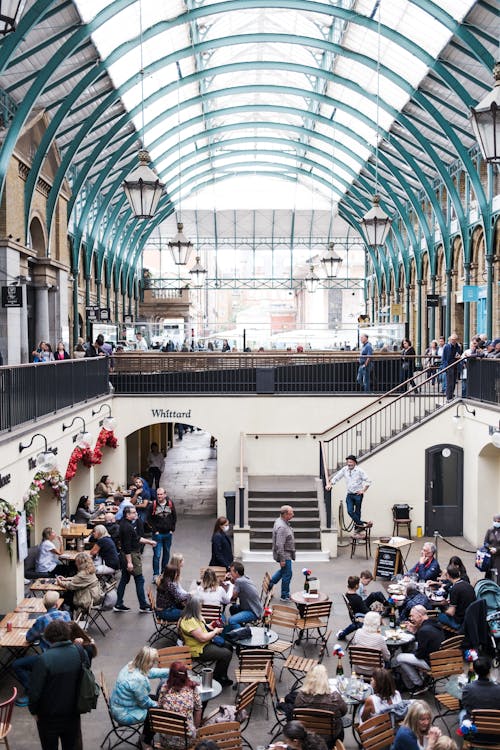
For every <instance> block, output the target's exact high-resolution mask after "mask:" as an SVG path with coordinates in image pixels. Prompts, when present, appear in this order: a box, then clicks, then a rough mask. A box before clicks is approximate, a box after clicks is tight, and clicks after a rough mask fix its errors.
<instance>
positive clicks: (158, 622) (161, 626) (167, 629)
mask: <svg viewBox="0 0 500 750" xmlns="http://www.w3.org/2000/svg"><path fill="white" fill-rule="evenodd" d="M148 602H149V606H150V607H151V609H152V611H153V624H154V626H155V629H154V631H153V633H152V634H151V635H150V636H149V638H148V643H149V645H150V646H152V645H153V643H156V641H160V640H162V638H165V639H168V640H172V638H173V639H174V640H177V622H173V621H172V620H162V619H161V618H160V617H158V615H157V613H156V596H155V594H154V591H153V589H152V588H149V589H148Z"/></svg>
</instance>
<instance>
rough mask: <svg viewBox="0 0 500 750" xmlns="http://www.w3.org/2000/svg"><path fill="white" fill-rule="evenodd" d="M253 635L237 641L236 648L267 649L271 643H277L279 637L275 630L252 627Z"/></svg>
mask: <svg viewBox="0 0 500 750" xmlns="http://www.w3.org/2000/svg"><path fill="white" fill-rule="evenodd" d="M250 630H251V631H252V635H251V636H250V637H249V638H242V639H241V641H236V642H235V644H234V645H235V646H236V648H237V649H238V648H267V646H269V645H270V644H271V643H275V642H276V641H277V640H278V638H279V636H278V633H276V631H274V630H269V629H266V628H257V627H251V628H250Z"/></svg>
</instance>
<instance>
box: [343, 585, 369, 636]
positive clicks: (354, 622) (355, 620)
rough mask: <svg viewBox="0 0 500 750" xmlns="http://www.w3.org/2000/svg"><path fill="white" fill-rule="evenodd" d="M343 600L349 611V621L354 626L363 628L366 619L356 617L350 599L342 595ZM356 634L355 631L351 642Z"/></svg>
mask: <svg viewBox="0 0 500 750" xmlns="http://www.w3.org/2000/svg"><path fill="white" fill-rule="evenodd" d="M342 599H343V600H344V604H345V606H346V609H347V614H348V615H349V619H350V621H351V623H352V625H359V626H361V625H362V624H363V620H364V617H356V613H355V611H354V610H353V608H352V605H351V602H350V601H349V599H348V598H347V596H346V595H345V594H342ZM355 632H356V631H355V630H354V631H353V632H352V634H351V637H350V638H349V642H350V641H351V639H352V638H353V636H354V633H355Z"/></svg>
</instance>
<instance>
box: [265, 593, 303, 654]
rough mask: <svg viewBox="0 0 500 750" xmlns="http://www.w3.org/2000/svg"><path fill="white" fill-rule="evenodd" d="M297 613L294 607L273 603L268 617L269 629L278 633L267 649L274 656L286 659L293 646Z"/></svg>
mask: <svg viewBox="0 0 500 750" xmlns="http://www.w3.org/2000/svg"><path fill="white" fill-rule="evenodd" d="M298 617H299V615H298V612H297V610H296V609H292V608H291V607H287V606H285V605H283V604H275V605H274V607H273V613H272V615H271V618H270V626H271V629H272V630H274V631H275V632H277V633H278V635H279V638H278V640H277V641H275V642H274V643H270V644H269V646H268V649H269V650H270V651H272V652H273V653H274V654H275V655H276V656H279V657H281V658H282V659H286V656H287V655H288V654H289V653H290V651H291V650H292V648H293V646H294V640H293V636H294V633H295V628H296V625H297V619H298Z"/></svg>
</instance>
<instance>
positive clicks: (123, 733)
mask: <svg viewBox="0 0 500 750" xmlns="http://www.w3.org/2000/svg"><path fill="white" fill-rule="evenodd" d="M101 691H102V696H103V698H104V702H105V704H106V708H107V709H108V715H109V720H110V722H111V729H110V730H109V732H108V733H107V735H106V736H105V738H104V739H103V741H102V742H101V747H104V745H107V749H106V750H113V748H115V747H118V746H119V745H122V744H125V745H130V746H131V747H135V748H136V747H137V746H138V744H139V743H140V740H141V735H142V721H141V722H140V723H138V724H127V725H125V724H118V722H117V721H116V719H115V718H114V717H113V714H112V713H111V705H110V701H109V691H108V686H107V684H106V679H105V677H104V673H103V672H101ZM113 739H114V740H116V741H115V742H113V741H112V740H113Z"/></svg>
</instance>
